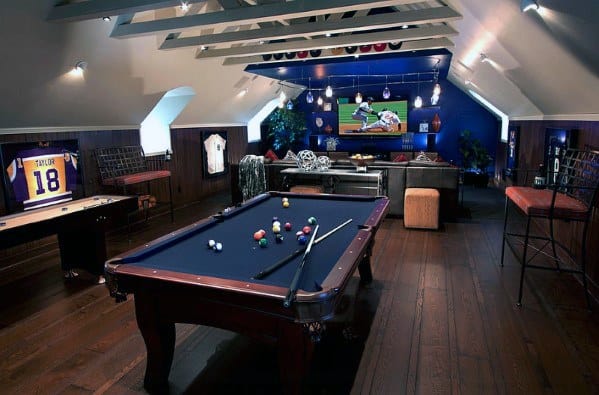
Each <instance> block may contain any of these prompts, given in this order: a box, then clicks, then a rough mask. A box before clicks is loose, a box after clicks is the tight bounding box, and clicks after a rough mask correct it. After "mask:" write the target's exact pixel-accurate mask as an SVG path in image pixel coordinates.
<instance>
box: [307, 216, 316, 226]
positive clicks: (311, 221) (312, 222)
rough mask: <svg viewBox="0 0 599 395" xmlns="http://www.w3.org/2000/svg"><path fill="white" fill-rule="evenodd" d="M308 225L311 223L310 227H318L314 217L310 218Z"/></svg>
mask: <svg viewBox="0 0 599 395" xmlns="http://www.w3.org/2000/svg"><path fill="white" fill-rule="evenodd" d="M308 223H309V224H310V225H316V218H314V217H310V218H308Z"/></svg>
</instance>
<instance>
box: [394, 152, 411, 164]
mask: <svg viewBox="0 0 599 395" xmlns="http://www.w3.org/2000/svg"><path fill="white" fill-rule="evenodd" d="M407 161H408V158H407V157H406V156H405V155H404V154H399V155H397V156H396V157H395V158H394V159H393V162H407Z"/></svg>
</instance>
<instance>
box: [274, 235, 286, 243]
mask: <svg viewBox="0 0 599 395" xmlns="http://www.w3.org/2000/svg"><path fill="white" fill-rule="evenodd" d="M283 239H284V237H283V235H282V234H280V233H279V234H277V235H276V236H275V242H277V243H278V244H280V243H282V242H283Z"/></svg>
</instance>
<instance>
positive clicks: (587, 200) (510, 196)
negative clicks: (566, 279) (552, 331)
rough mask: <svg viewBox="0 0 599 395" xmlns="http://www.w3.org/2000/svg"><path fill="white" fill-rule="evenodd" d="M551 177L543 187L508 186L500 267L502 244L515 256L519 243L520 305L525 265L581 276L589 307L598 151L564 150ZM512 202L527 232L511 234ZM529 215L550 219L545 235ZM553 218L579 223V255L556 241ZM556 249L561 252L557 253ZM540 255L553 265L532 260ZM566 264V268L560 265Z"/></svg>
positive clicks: (503, 254) (598, 162)
mask: <svg viewBox="0 0 599 395" xmlns="http://www.w3.org/2000/svg"><path fill="white" fill-rule="evenodd" d="M553 179H555V183H554V184H548V185H546V188H544V189H538V188H532V187H527V186H512V187H508V188H506V190H505V218H504V224H503V243H502V247H501V266H503V262H504V257H505V245H506V244H507V245H508V247H510V249H511V250H512V252H513V253H514V255H515V256H516V257H519V254H518V252H517V251H516V249H515V246H514V245H515V243H520V244H522V245H523V250H522V253H521V254H522V255H521V256H520V257H519V260H520V264H521V272H520V287H519V290H518V303H517V305H518V306H521V305H522V287H523V283H524V272H525V270H526V268H535V269H544V270H555V271H560V272H566V273H575V274H580V275H581V277H582V284H583V287H584V291H585V296H586V301H587V306H588V307H589V309H590V308H591V301H590V297H589V292H588V286H587V275H586V258H587V257H586V253H587V251H586V243H587V232H588V229H589V222H590V220H591V214H592V211H593V208H594V206H595V205H596V203H597V198H598V193H597V190H598V189H599V151H583V150H575V149H569V150H567V151H566V153H565V155H564V158H563V159H562V163H561V165H560V169H559V173H558V174H557V175H556V177H554V178H553ZM510 206H514V207H515V208H517V209H518V210H519V211H520V212H521V213H522V214H524V216H525V217H526V230H525V232H524V233H513V231H512V230H510V229H508V215H509V211H510ZM533 219H534V220H536V221H548V234H547V233H546V232H543V233H541V232H537V231H536V230H535V231H532V229H531V225H532V224H531V222H532V220H533ZM555 221H562V222H570V223H582V232H581V237H582V238H581V239H580V240H581V248H580V254H579V255H577V254H576V251H573V250H572V249H571V248H570V247H569V246H567V245H565V244H564V243H562V242H560V241H559V240H556V238H555V234H554V231H555V229H554V228H555V225H554V223H555ZM539 225H542V224H539ZM512 227H513V226H512ZM540 228H542V226H540ZM577 228H578V227H577ZM529 248H530V249H531V250H533V251H534V253H532V254H531V256H530V257H529V256H528V252H529V251H528V250H529ZM558 251H560V252H562V254H558ZM540 255H543V256H546V257H548V258H549V259H550V260H551V261H553V263H554V267H551V266H544V265H538V264H532V263H530V262H531V261H532V260H533V259H534V258H535V257H537V256H540ZM564 264H566V265H568V267H564V266H563V265H564Z"/></svg>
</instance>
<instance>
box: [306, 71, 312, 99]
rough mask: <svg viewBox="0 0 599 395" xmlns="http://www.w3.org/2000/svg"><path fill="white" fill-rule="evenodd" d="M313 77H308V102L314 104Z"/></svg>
mask: <svg viewBox="0 0 599 395" xmlns="http://www.w3.org/2000/svg"><path fill="white" fill-rule="evenodd" d="M311 82H312V81H311V78H310V77H308V93H307V94H306V103H308V104H312V103H313V102H314V95H312V83H311Z"/></svg>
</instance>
